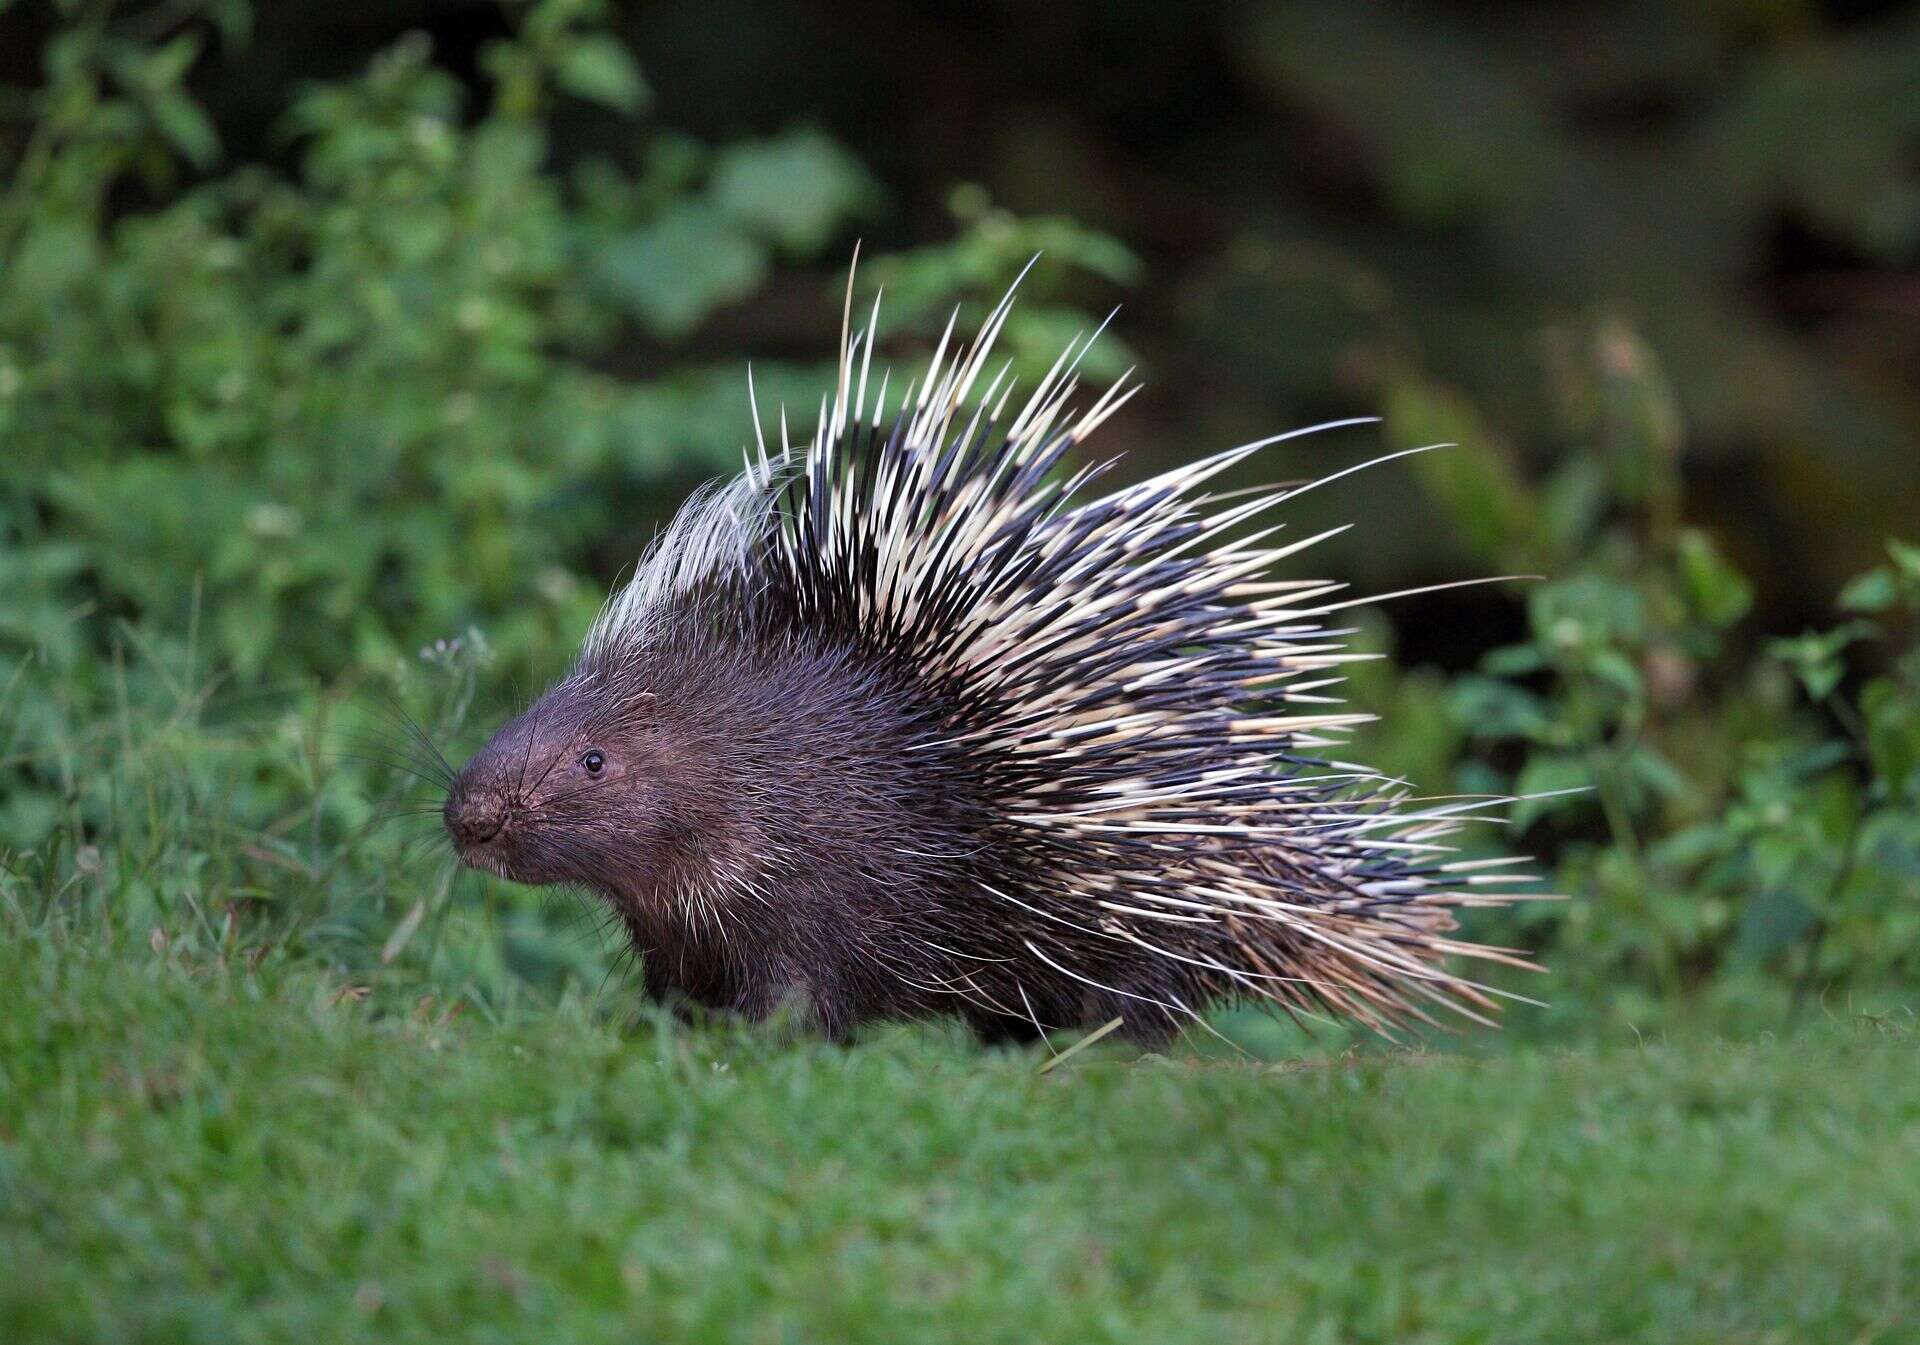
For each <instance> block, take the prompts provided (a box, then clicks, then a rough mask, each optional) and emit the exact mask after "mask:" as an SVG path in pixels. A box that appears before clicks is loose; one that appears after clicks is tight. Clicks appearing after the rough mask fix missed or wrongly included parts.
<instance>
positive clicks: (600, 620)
mask: <svg viewBox="0 0 1920 1345" xmlns="http://www.w3.org/2000/svg"><path fill="white" fill-rule="evenodd" d="M775 479H776V478H775V473H774V471H773V468H772V464H769V463H767V462H766V461H765V460H764V459H763V460H762V461H761V463H760V464H759V465H757V466H752V465H750V466H749V467H748V468H747V470H746V471H743V472H742V473H740V475H738V476H736V477H734V478H733V479H731V480H728V481H710V482H708V483H707V484H706V485H704V486H702V487H700V488H699V489H698V490H696V491H695V492H694V493H693V495H692V496H691V497H689V498H688V500H687V502H686V503H685V504H683V505H682V506H680V512H679V513H677V514H675V515H674V518H673V522H672V523H670V524H668V525H667V529H666V531H665V532H663V533H661V534H660V535H659V536H658V537H656V538H655V539H654V541H653V545H651V546H650V547H648V548H647V553H646V555H644V556H642V557H641V558H640V564H639V565H638V566H637V567H635V569H634V573H633V578H631V579H629V580H628V581H627V582H626V584H625V585H623V586H622V587H621V588H620V589H619V590H618V591H616V592H615V593H614V594H613V596H612V597H610V598H608V599H607V602H606V605H605V606H604V607H602V608H601V609H600V615H599V616H598V617H596V618H595V619H594V623H593V628H592V629H591V630H589V631H588V632H587V638H586V643H585V647H584V649H583V650H582V655H583V657H586V658H590V659H592V658H602V657H606V656H609V655H613V656H617V655H618V654H619V652H620V651H621V650H623V649H628V648H632V647H633V646H634V645H635V643H636V642H638V641H640V640H643V639H644V638H645V637H646V635H647V631H648V628H649V626H650V624H651V623H652V622H653V620H654V619H655V618H656V617H657V616H658V615H659V614H660V613H661V612H663V611H664V610H665V609H666V608H667V606H668V605H669V604H670V603H672V602H673V601H674V600H675V599H676V598H679V597H681V596H683V595H686V594H689V593H693V592H695V591H696V590H698V589H699V588H700V587H701V586H702V585H704V584H706V583H708V582H709V581H711V580H713V579H715V578H716V577H718V576H721V575H724V574H726V573H728V572H730V571H738V570H744V569H745V568H746V567H747V565H748V564H749V563H750V558H751V557H752V554H753V550H754V548H755V547H756V546H758V545H759V543H760V541H761V539H762V538H764V537H765V536H766V534H767V531H768V529H769V528H770V527H771V526H772V523H773V517H774V514H773V508H772V502H773V493H774V481H775Z"/></svg>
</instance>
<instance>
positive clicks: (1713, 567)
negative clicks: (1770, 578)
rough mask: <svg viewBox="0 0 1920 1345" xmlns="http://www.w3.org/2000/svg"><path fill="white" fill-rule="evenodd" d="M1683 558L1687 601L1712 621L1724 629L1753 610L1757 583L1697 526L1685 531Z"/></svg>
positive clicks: (1681, 560) (1682, 538) (1681, 573)
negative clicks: (1752, 582) (1749, 579)
mask: <svg viewBox="0 0 1920 1345" xmlns="http://www.w3.org/2000/svg"><path fill="white" fill-rule="evenodd" d="M1679 559H1680V583H1681V587H1682V590H1683V591H1684V593H1685V594H1686V598H1687V605H1688V606H1690V607H1691V608H1692V609H1693V610H1694V611H1695V612H1696V613H1697V614H1698V615H1699V616H1700V618H1701V620H1703V621H1705V622H1706V623H1707V624H1708V625H1710V626H1713V627H1714V628H1716V629H1719V630H1724V629H1726V628H1727V627H1728V626H1731V625H1733V624H1734V622H1736V621H1738V620H1740V618H1741V617H1743V616H1745V615H1746V614H1747V613H1748V612H1750V611H1752V610H1753V585H1752V584H1751V583H1749V582H1748V581H1747V578H1746V576H1745V575H1743V574H1741V573H1740V572H1739V571H1738V570H1736V569H1734V568H1733V566H1732V565H1731V564H1730V563H1729V562H1728V561H1727V559H1726V557H1724V556H1722V555H1721V554H1720V550H1719V548H1718V547H1716V546H1715V545H1714V543H1713V539H1712V538H1711V537H1709V536H1707V534H1706V533H1704V532H1701V531H1699V530H1697V529H1693V528H1689V529H1687V530H1686V531H1685V532H1682V533H1681V534H1680V540H1679Z"/></svg>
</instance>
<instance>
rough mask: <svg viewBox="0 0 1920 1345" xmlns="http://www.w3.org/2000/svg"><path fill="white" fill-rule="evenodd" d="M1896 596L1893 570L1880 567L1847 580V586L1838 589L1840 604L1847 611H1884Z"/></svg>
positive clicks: (1896, 590) (1896, 589) (1891, 604)
mask: <svg viewBox="0 0 1920 1345" xmlns="http://www.w3.org/2000/svg"><path fill="white" fill-rule="evenodd" d="M1897 597H1899V590H1898V588H1897V587H1896V586H1895V585H1894V582H1893V571H1892V570H1890V569H1887V568H1885V567H1882V568H1880V569H1877V570H1868V571H1867V572H1866V573H1865V574H1861V575H1855V576H1854V577H1853V578H1852V579H1850V580H1849V581H1847V586H1846V587H1845V588H1843V589H1841V590H1840V606H1842V607H1843V608H1845V609H1846V610H1847V611H1849V612H1884V611H1886V610H1887V609H1888V608H1889V607H1891V606H1893V603H1894V599H1895V598H1897Z"/></svg>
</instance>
